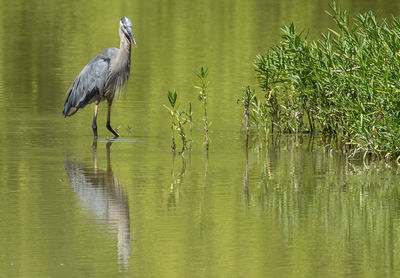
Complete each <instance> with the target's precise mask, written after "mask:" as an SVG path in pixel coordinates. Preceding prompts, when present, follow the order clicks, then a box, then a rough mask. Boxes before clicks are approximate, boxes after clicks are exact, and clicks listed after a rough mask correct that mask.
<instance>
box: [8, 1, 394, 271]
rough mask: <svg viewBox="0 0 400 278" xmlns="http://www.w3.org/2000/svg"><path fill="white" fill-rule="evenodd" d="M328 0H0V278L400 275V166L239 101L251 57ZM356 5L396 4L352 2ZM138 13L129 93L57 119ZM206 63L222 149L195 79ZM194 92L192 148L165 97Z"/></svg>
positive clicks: (318, 20) (321, 17)
mask: <svg viewBox="0 0 400 278" xmlns="http://www.w3.org/2000/svg"><path fill="white" fill-rule="evenodd" d="M327 3H328V2H326V1H311V0H308V1H297V2H296V1H289V0H285V1H279V2H278V1H263V0H249V1H234V0H232V1H219V0H218V1H210V0H205V1H153V0H149V1H113V2H110V1H104V2H100V1H58V0H56V1H30V2H28V1H18V0H17V1H12V2H11V1H0V7H1V9H0V15H1V17H0V154H1V156H0V177H1V179H0V277H399V276H400V267H399V265H400V251H399V250H400V236H399V235H400V199H399V197H400V192H399V187H398V186H399V184H400V183H399V182H400V178H399V169H398V168H397V166H394V165H386V164H375V165H363V163H362V161H359V160H350V161H347V160H346V158H345V157H344V156H343V155H341V154H340V153H336V152H329V151H326V150H325V149H324V148H323V147H322V145H323V144H322V142H321V140H320V139H319V138H315V139H314V140H313V139H312V138H309V137H305V138H304V142H303V144H299V143H298V142H296V141H294V138H291V137H282V138H280V140H279V141H275V140H272V139H271V140H270V141H269V142H267V143H265V142H260V141H258V140H257V139H256V138H252V139H251V140H250V144H249V148H248V151H247V152H246V148H245V142H244V133H243V130H242V127H241V120H242V108H241V107H240V105H238V104H236V100H237V98H238V96H239V95H240V90H241V87H242V86H243V85H246V84H252V85H256V80H255V75H254V71H253V68H252V65H251V63H252V60H253V59H254V57H255V55H256V54H258V53H260V52H264V51H265V50H266V49H267V48H268V47H271V46H272V45H274V44H275V43H277V42H278V41H279V32H280V31H279V29H280V27H281V26H282V25H284V24H288V23H290V22H294V23H295V25H296V26H299V27H301V28H305V29H306V30H308V31H309V32H310V34H309V37H310V38H316V37H317V36H318V34H319V33H320V32H323V31H326V30H327V28H329V27H331V26H332V24H331V22H330V19H329V18H328V17H327V16H326V15H325V13H324V10H326V9H327V8H328V4H327ZM342 5H343V6H344V7H345V8H348V9H349V10H350V12H351V14H355V13H357V12H360V11H366V10H368V9H373V10H374V11H375V12H376V13H377V14H378V15H380V16H385V17H387V16H389V15H390V14H391V13H394V14H398V13H399V12H400V3H397V2H396V1H388V0H385V1H361V0H357V1H342ZM124 15H125V16H127V17H129V18H130V19H131V20H132V22H133V32H134V35H135V39H136V41H137V44H138V48H135V49H133V53H132V59H133V64H132V70H131V81H130V84H129V87H128V90H127V92H126V94H125V93H123V94H122V97H121V99H120V100H119V101H118V102H115V103H114V105H113V113H112V124H113V127H114V128H118V132H119V133H120V135H121V137H120V139H118V140H115V141H110V140H109V139H110V138H111V137H110V135H111V134H110V133H109V132H108V131H107V130H106V128H105V120H106V106H105V105H104V104H103V105H100V110H99V119H98V132H99V137H100V139H99V141H98V142H97V145H94V146H93V145H92V136H93V135H92V130H91V119H92V115H93V109H94V107H93V106H92V105H91V106H88V107H86V108H85V109H84V110H81V111H79V112H78V113H77V114H76V115H74V116H73V117H71V118H67V119H65V118H63V117H62V115H61V111H62V107H63V102H64V99H65V94H66V91H67V89H68V87H69V86H70V84H71V83H72V81H73V80H74V78H75V77H76V75H77V74H78V73H79V72H80V70H81V69H82V68H83V66H84V65H85V64H86V63H87V62H88V61H89V60H90V59H91V58H93V57H94V56H95V55H97V54H98V53H99V52H100V51H102V50H103V49H105V48H107V47H110V46H118V44H119V38H118V24H119V23H118V21H119V19H120V18H121V17H122V16H124ZM202 64H204V65H207V66H208V67H209V70H210V74H209V80H210V85H209V88H210V91H209V99H208V101H209V111H208V112H209V120H210V121H211V122H212V125H211V127H210V132H211V133H210V138H211V144H210V152H209V154H208V155H207V154H206V153H205V151H204V145H203V141H204V137H203V134H202V133H203V128H202V124H203V123H202V117H201V113H202V108H201V106H200V103H199V102H198V101H197V92H196V90H195V89H194V88H193V86H192V85H193V83H194V82H195V74H194V73H195V72H196V71H197V70H198V69H199V67H200V66H201V65H202ZM173 88H176V89H177V90H178V91H179V93H180V98H179V101H182V102H183V103H187V102H189V101H191V102H192V103H193V110H194V121H195V122H194V125H193V131H192V132H193V141H192V150H191V151H190V152H187V153H186V155H185V158H184V159H182V158H181V157H180V156H173V155H172V153H171V150H170V143H171V142H170V130H169V126H168V124H169V123H168V114H167V111H166V110H165V108H163V106H162V105H163V104H167V97H166V92H167V90H170V89H173Z"/></svg>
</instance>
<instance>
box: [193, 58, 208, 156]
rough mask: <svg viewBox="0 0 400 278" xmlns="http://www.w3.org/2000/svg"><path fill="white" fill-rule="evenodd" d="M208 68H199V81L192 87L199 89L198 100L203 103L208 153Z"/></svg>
mask: <svg viewBox="0 0 400 278" xmlns="http://www.w3.org/2000/svg"><path fill="white" fill-rule="evenodd" d="M207 76H208V68H205V67H204V66H201V68H200V71H199V73H197V77H198V78H199V80H200V84H199V85H194V87H195V88H197V89H199V90H200V91H199V100H200V101H201V102H202V103H203V109H204V119H203V120H204V132H205V137H206V142H205V144H206V150H207V151H208V145H209V139H208V119H207V87H208V81H207Z"/></svg>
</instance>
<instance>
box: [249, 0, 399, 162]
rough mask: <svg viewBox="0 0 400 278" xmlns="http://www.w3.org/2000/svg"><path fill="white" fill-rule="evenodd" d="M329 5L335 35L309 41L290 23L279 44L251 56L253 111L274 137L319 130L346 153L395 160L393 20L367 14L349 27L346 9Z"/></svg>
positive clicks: (396, 37) (396, 29)
mask: <svg viewBox="0 0 400 278" xmlns="http://www.w3.org/2000/svg"><path fill="white" fill-rule="evenodd" d="M330 8H331V9H330V11H328V12H327V13H328V15H329V16H331V17H332V19H333V20H334V21H335V23H336V26H337V30H329V32H327V33H325V34H322V35H321V37H320V39H318V40H316V41H312V42H308V41H307V36H306V35H305V34H303V33H302V32H300V33H298V32H297V31H296V30H295V27H294V25H293V24H291V25H289V26H286V27H283V28H282V32H283V34H282V41H281V43H280V44H279V45H277V46H275V47H273V48H272V49H270V50H269V51H268V52H267V53H266V54H265V55H258V56H257V58H256V60H255V62H254V65H255V68H256V72H257V78H258V81H259V85H260V87H261V88H262V90H263V93H264V99H263V101H258V100H257V98H253V99H252V103H251V104H250V106H251V107H252V113H253V114H254V115H255V117H256V121H259V122H261V123H264V124H266V125H269V128H270V130H271V132H273V133H278V134H279V133H321V134H322V135H324V136H329V137H335V138H337V142H339V145H340V146H341V147H342V148H343V149H344V150H346V151H348V152H349V153H350V154H355V153H359V152H363V153H365V154H373V155H375V156H378V157H392V158H397V157H399V156H400V57H399V51H400V17H392V18H391V20H390V21H388V20H377V19H376V17H375V15H374V14H373V13H372V12H367V13H364V14H361V15H358V16H356V17H355V18H354V20H353V23H352V24H350V20H349V16H348V13H347V12H346V11H342V10H341V9H340V8H338V7H337V6H336V5H335V4H332V5H331V7H330ZM257 113H258V114H257Z"/></svg>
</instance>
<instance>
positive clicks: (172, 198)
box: [168, 154, 186, 207]
mask: <svg viewBox="0 0 400 278" xmlns="http://www.w3.org/2000/svg"><path fill="white" fill-rule="evenodd" d="M181 158H182V167H181V170H180V172H179V173H178V174H177V173H176V172H175V154H173V156H172V169H171V185H170V188H169V191H170V194H169V197H168V206H169V207H176V205H177V204H178V203H179V199H180V192H181V188H180V187H181V184H182V182H183V180H184V178H185V171H186V162H185V158H184V156H181Z"/></svg>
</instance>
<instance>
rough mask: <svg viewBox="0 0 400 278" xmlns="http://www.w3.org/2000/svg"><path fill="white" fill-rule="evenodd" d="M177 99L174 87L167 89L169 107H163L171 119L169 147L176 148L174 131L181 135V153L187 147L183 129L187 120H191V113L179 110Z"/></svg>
mask: <svg viewBox="0 0 400 278" xmlns="http://www.w3.org/2000/svg"><path fill="white" fill-rule="evenodd" d="M177 99H178V92H177V91H176V90H175V89H174V90H173V91H168V101H169V104H170V106H171V107H168V106H166V105H164V107H165V108H166V109H167V110H168V111H169V114H170V121H171V123H170V124H171V131H172V145H171V148H172V150H173V151H175V150H176V142H175V131H176V132H177V133H178V135H179V136H180V137H181V140H182V149H181V151H180V154H181V155H183V154H184V152H185V150H186V149H187V142H188V140H187V137H186V133H185V130H184V126H185V124H186V123H187V122H188V121H189V122H191V114H188V112H187V111H188V110H186V111H181V110H179V105H177V103H176V101H177ZM189 111H190V113H191V104H190V105H189Z"/></svg>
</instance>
